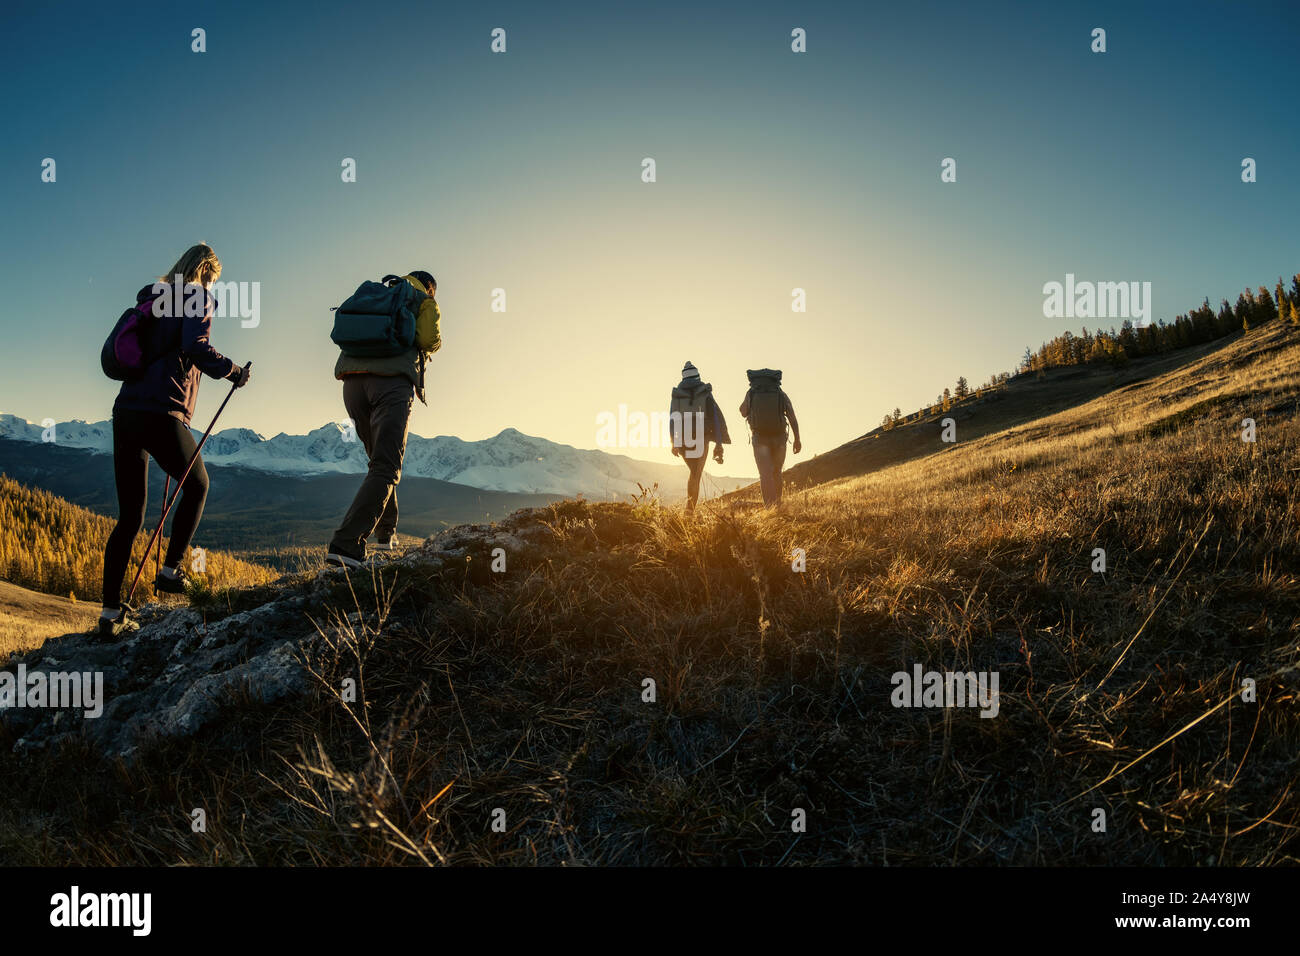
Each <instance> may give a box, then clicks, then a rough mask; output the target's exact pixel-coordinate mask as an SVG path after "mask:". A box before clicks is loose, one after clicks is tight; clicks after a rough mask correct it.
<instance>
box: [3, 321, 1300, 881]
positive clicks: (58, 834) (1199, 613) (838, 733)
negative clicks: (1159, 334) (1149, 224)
mask: <svg viewBox="0 0 1300 956" xmlns="http://www.w3.org/2000/svg"><path fill="white" fill-rule="evenodd" d="M1298 401H1300V340H1298V339H1297V336H1296V333H1294V332H1293V331H1291V330H1289V329H1287V328H1284V327H1281V326H1274V327H1271V328H1268V329H1266V330H1265V331H1262V332H1256V333H1251V334H1248V335H1246V336H1243V337H1241V338H1239V339H1237V340H1236V341H1234V342H1232V343H1231V344H1230V345H1228V346H1227V347H1225V348H1223V349H1220V350H1217V351H1214V352H1212V353H1210V354H1208V355H1205V356H1203V357H1202V358H1201V359H1200V360H1199V361H1198V362H1196V363H1194V364H1192V365H1189V366H1185V367H1182V368H1179V369H1175V370H1173V371H1170V372H1167V373H1165V374H1163V375H1153V376H1151V377H1148V378H1146V379H1145V380H1144V381H1136V382H1132V383H1130V384H1128V385H1125V386H1123V387H1122V388H1121V390H1119V391H1117V392H1114V393H1110V394H1105V395H1100V396H1097V397H1094V398H1093V399H1092V400H1091V401H1085V402H1083V403H1073V404H1072V406H1071V407H1068V408H1065V409H1064V410H1062V411H1059V412H1057V413H1055V414H1052V415H1049V416H1047V417H1045V418H1042V419H1039V420H1036V421H1034V422H1033V423H1031V424H1026V425H1022V426H1018V427H1016V428H1012V429H1010V430H1004V431H1001V432H998V433H995V434H988V435H985V436H984V437H981V438H978V439H974V440H962V441H960V442H959V443H958V444H957V445H956V446H945V448H944V450H943V451H940V452H936V453H935V454H932V455H930V456H928V457H925V458H921V459H918V460H915V461H912V462H909V463H904V464H901V465H896V466H893V467H889V468H884V469H882V470H879V471H876V472H873V473H871V474H869V475H865V476H859V477H853V478H844V479H839V480H835V481H832V482H829V483H827V484H823V485H820V486H818V487H814V488H811V489H809V490H807V491H803V492H800V493H798V494H796V495H794V496H792V497H791V499H790V500H789V501H788V502H787V504H786V506H785V507H784V508H782V509H781V510H778V511H774V512H768V511H763V510H761V509H759V508H756V507H754V506H753V505H752V504H751V503H749V502H747V501H744V500H736V499H733V500H730V501H724V502H718V503H712V504H710V505H709V506H707V507H705V508H703V509H701V511H700V512H699V514H698V516H697V519H696V520H694V521H687V520H685V519H684V517H683V515H682V513H681V512H680V511H679V510H665V509H660V508H658V507H657V506H655V505H654V504H653V503H650V502H645V503H638V504H633V505H591V504H587V503H583V502H563V503H560V504H557V505H554V506H552V507H550V508H548V509H542V510H541V511H539V512H537V513H535V514H533V515H531V516H520V517H518V518H516V519H514V522H513V523H512V525H511V527H512V528H513V529H514V531H515V532H516V533H518V534H520V535H521V536H522V535H523V532H524V531H526V530H527V529H528V528H533V529H534V530H535V531H536V532H537V533H538V534H539V535H541V537H542V540H541V542H540V543H538V544H533V545H528V546H525V547H520V548H516V549H513V550H512V551H511V553H510V565H509V570H508V572H507V573H505V574H493V573H492V572H491V571H490V570H488V568H487V567H486V564H487V561H486V560H485V559H486V558H487V555H486V554H481V555H480V554H478V553H477V552H475V553H471V554H469V555H468V560H466V559H460V560H459V562H457V561H452V560H442V562H441V563H436V562H435V563H431V564H430V565H429V566H428V567H427V568H425V569H422V570H421V569H415V570H403V569H396V568H389V569H386V570H384V571H382V572H380V575H381V585H382V586H381V587H379V588H376V587H375V586H374V585H373V584H372V583H370V582H368V581H367V579H365V578H364V577H360V578H357V579H354V586H355V594H354V592H353V590H352V589H351V588H348V587H345V586H342V585H340V584H338V583H334V584H328V583H326V581H325V579H318V580H317V582H316V583H315V584H313V585H312V587H314V588H315V589H316V590H315V591H313V592H312V593H313V594H315V595H317V598H316V599H317V601H318V602H319V603H318V606H317V608H318V613H314V614H313V618H314V619H315V620H317V621H318V622H320V624H321V630H322V633H323V634H324V635H325V637H326V640H325V642H324V644H323V648H322V649H321V650H320V651H319V652H317V653H315V654H314V655H313V656H312V667H313V669H314V670H315V672H316V675H317V685H316V690H315V692H313V693H312V694H310V695H309V696H308V697H307V698H306V699H305V700H299V701H294V702H291V703H285V704H281V705H274V706H269V707H254V706H251V705H247V706H242V709H241V711H240V716H239V717H238V718H237V719H235V720H233V721H227V722H226V723H224V724H222V725H221V726H219V727H215V728H210V729H209V730H207V731H205V732H204V733H202V734H201V735H200V736H199V737H197V738H194V739H192V740H184V741H171V742H168V743H165V744H161V745H159V746H158V747H157V748H156V749H154V750H152V751H150V752H148V753H146V754H143V755H142V756H141V759H140V760H139V761H138V762H137V763H135V764H133V765H131V766H130V767H123V766H119V765H113V764H110V763H108V762H105V761H102V760H100V759H99V758H97V757H95V756H94V755H92V754H89V753H86V752H78V751H75V750H68V751H64V752H62V753H60V754H57V755H51V756H47V757H31V758H21V759H20V758H18V757H15V756H9V755H6V756H4V757H3V758H0V787H3V788H4V790H5V792H6V794H7V799H6V801H5V804H4V806H3V807H2V808H0V858H3V859H4V860H6V861H7V862H47V863H48V862H78V863H134V862H151V863H156V862H167V863H176V862H182V861H183V862H187V863H218V862H220V863H261V864H270V863H299V864H306V863H331V864H344V863H409V862H415V863H420V862H429V863H439V862H447V863H453V864H457V863H458V864H484V863H515V864H528V863H544V864H558V863H594V864H637V863H661V864H692V863H731V864H745V865H754V864H785V865H797V864H826V863H839V864H843V863H871V864H881V863H888V864H890V865H899V864H930V865H946V864H1049V865H1055V864H1067V863H1078V864H1109V865H1115V864H1188V865H1201V864H1207V863H1211V864H1221V865H1264V864H1284V863H1290V864H1295V863H1300V836H1298V835H1300V794H1297V792H1296V788H1295V782H1296V780H1297V779H1300V708H1297V705H1296V702H1297V699H1298V695H1300V641H1298V640H1297V637H1298V635H1300V627H1298V621H1300V580H1298V579H1297V575H1296V569H1297V568H1300V495H1298V494H1297V491H1296V480H1295V479H1296V468H1297V464H1298V463H1300V456H1298V454H1297V453H1298V452H1300V418H1298V417H1297V402H1298ZM1244 417H1252V418H1254V419H1255V421H1256V423H1257V429H1258V431H1257V440H1256V441H1255V442H1253V443H1247V442H1243V441H1242V440H1241V437H1240V436H1241V421H1242V419H1243V418H1244ZM960 434H961V433H960V432H959V435H960ZM796 548H798V549H803V550H804V551H805V552H806V556H807V566H806V570H804V571H802V572H796V571H794V570H792V566H791V561H792V554H793V551H794V549H796ZM1097 548H1103V549H1105V552H1106V570H1105V571H1104V572H1099V571H1094V570H1093V566H1094V561H1095V560H1096V558H1095V556H1094V549H1097ZM432 560H433V556H432V555H431V561H432ZM916 664H920V665H922V666H923V667H924V668H926V669H935V670H949V669H952V670H962V671H966V670H972V671H986V672H997V673H998V674H999V676H1000V695H999V705H1000V706H999V710H998V713H997V716H996V717H993V718H991V719H985V718H982V717H980V716H979V713H978V712H977V711H975V710H972V709H964V708H948V709H944V708H930V709H927V708H897V707H895V706H893V704H892V703H891V695H892V692H893V685H892V683H891V675H892V674H893V673H894V672H895V671H909V670H910V669H911V668H912V666H913V665H916ZM344 677H354V678H359V680H358V687H360V688H361V698H360V700H359V701H358V702H356V703H348V702H346V701H344V700H342V699H341V698H340V696H339V694H338V688H339V687H340V686H341V684H342V680H343V678H344ZM647 678H650V679H653V680H654V681H655V686H656V688H657V698H656V700H655V701H654V702H653V703H650V702H646V701H645V699H644V698H643V693H644V687H645V684H644V681H645V680H646V679H647ZM1246 678H1249V679H1251V680H1252V681H1254V682H1255V695H1256V696H1255V699H1254V700H1253V701H1249V702H1248V701H1244V700H1243V699H1242V682H1243V680H1244V679H1246ZM177 766H185V767H186V772H185V774H184V775H183V777H182V778H178V777H177V775H176V774H175V772H174V771H175V767H177ZM192 806H204V807H206V808H207V811H208V819H209V828H208V832H206V833H204V834H193V833H191V831H190V829H189V826H188V817H187V816H186V813H188V808H190V807H192ZM497 809H501V810H503V811H504V812H505V817H504V819H505V831H504V832H494V831H493V830H492V829H491V825H490V824H491V820H492V818H493V813H494V811H496V810H497ZM797 810H803V811H805V812H806V815H807V830H806V832H802V833H796V832H792V829H791V820H792V814H793V813H794V812H795V811H797ZM1098 810H1101V811H1104V813H1105V822H1106V826H1105V831H1104V832H1097V831H1096V830H1095V829H1094V827H1095V823H1096V821H1097V819H1098V817H1097V815H1096V811H1098ZM56 811H57V812H56Z"/></svg>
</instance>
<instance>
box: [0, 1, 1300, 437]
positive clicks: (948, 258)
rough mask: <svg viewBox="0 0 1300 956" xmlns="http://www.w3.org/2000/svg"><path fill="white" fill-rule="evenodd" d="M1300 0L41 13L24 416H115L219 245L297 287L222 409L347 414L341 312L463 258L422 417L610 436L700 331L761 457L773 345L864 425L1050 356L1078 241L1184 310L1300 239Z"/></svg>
mask: <svg viewBox="0 0 1300 956" xmlns="http://www.w3.org/2000/svg"><path fill="white" fill-rule="evenodd" d="M1298 10H1300V7H1298V6H1297V5H1296V4H1294V3H1275V4H1249V3H1247V4H1230V3H1219V2H1215V3H1177V4H1175V3H1149V4H1143V3H1111V4H1096V3H1090V4H1070V3H1044V4H1032V5H1031V4H993V5H986V4H964V3H963V4H933V3H924V2H911V3H907V4H891V5H888V6H885V5H881V6H878V7H873V6H872V5H867V4H826V3H789V4H772V3H763V2H753V3H743V4H742V3H734V4H725V5H721V4H719V5H709V6H708V8H707V9H699V8H697V6H696V5H695V4H685V3H683V4H673V3H656V4H635V3H628V4H595V3H593V4H536V3H520V4H507V3H497V4H464V5H434V4H428V3H420V4H414V3H412V4H409V5H406V8H405V9H403V5H402V4H390V3H385V4H368V5H357V4H354V3H348V4H343V3H337V4H334V3H322V4H317V5H313V6H312V7H311V9H309V10H304V11H294V10H291V9H287V8H284V7H282V6H281V5H278V4H253V3H238V2H222V3H196V4H184V5H180V4H175V3H170V2H168V3H155V4H132V5H126V8H125V9H119V5H101V4H94V5H91V4H73V3H66V4H65V3H55V4H48V5H36V4H23V5H21V7H19V5H17V4H6V5H5V6H4V12H3V14H0V16H3V30H0V57H2V60H3V63H4V70H5V74H6V77H5V91H6V95H5V104H6V105H5V117H4V120H5V149H4V150H3V153H2V154H0V172H2V174H3V175H0V197H2V200H0V201H2V203H3V210H2V212H3V215H2V216H0V230H2V232H0V288H3V290H4V298H3V307H2V310H0V331H2V332H3V342H4V346H5V347H4V349H3V358H2V359H0V363H2V364H0V411H8V412H12V413H15V414H18V415H22V416H24V417H27V418H30V419H35V420H39V419H41V418H44V417H46V416H49V417H52V418H55V419H59V420H63V419H68V418H74V417H75V418H86V419H91V420H97V419H102V418H106V417H108V415H109V412H110V409H111V405H112V400H113V396H114V393H115V387H114V385H113V384H112V383H110V382H109V381H108V380H107V379H105V378H104V377H103V376H102V374H101V373H100V372H99V369H98V361H97V355H98V350H99V346H100V344H101V343H102V341H103V338H104V336H105V334H106V333H107V330H108V328H109V327H110V325H111V323H112V322H113V321H114V320H115V319H116V317H117V315H118V314H119V313H120V312H121V310H122V309H123V308H124V307H125V305H126V304H127V303H128V302H129V301H131V300H132V296H133V295H134V293H135V291H136V289H138V288H139V287H140V286H141V285H143V284H144V283H146V282H148V281H151V279H152V277H153V276H155V275H157V274H158V273H160V272H161V271H162V270H164V269H165V268H167V267H168V266H169V265H170V264H171V262H172V261H173V260H174V259H175V258H176V257H177V255H179V253H180V252H181V251H182V250H183V249H185V248H186V247H187V246H188V245H190V244H191V243H193V242H195V241H200V240H203V241H207V242H209V243H211V244H212V245H213V246H214V247H215V248H216V250H217V252H218V254H219V255H220V256H221V258H222V260H223V262H224V265H225V274H224V275H223V277H222V278H223V279H227V280H235V281H239V280H244V281H257V282H260V283H261V286H262V293H261V309H262V316H261V325H260V326H259V327H258V328H256V329H244V328H241V327H240V326H239V323H238V322H237V321H235V320H228V321H226V322H225V323H224V324H223V323H218V327H217V329H216V331H215V333H214V344H216V346H217V347H218V348H220V349H221V350H222V351H224V352H226V353H227V354H229V355H230V356H231V357H232V358H235V359H236V360H238V361H240V362H244V361H248V360H252V361H253V362H254V363H255V366H254V367H255V379H254V383H253V385H252V387H251V388H250V390H249V391H246V392H244V393H241V395H240V396H238V397H237V399H236V401H235V402H233V403H232V404H231V406H230V408H229V410H228V411H227V416H228V418H226V419H224V420H223V425H224V426H237V425H238V426H247V427H251V428H254V429H257V430H258V431H261V432H263V433H266V434H268V435H269V434H274V433H276V432H279V431H289V432H301V431H306V430H308V429H310V428H313V427H316V426H319V425H320V424H323V423H324V422H326V421H330V420H334V419H338V418H339V417H341V416H342V414H343V408H342V402H341V397H340V388H339V385H338V383H337V382H335V381H334V380H333V378H332V368H333V363H334V358H335V355H336V351H335V349H334V348H333V346H332V345H331V343H330V341H329V338H328V333H329V326H330V313H329V311H328V310H329V307H330V306H332V305H336V304H338V302H339V301H341V300H342V299H343V298H344V297H346V295H347V294H348V293H349V292H350V291H351V290H352V288H353V287H355V285H356V284H357V283H358V282H360V281H361V280H362V279H365V278H377V277H378V276H380V275H381V274H383V273H386V272H390V271H408V270H410V269H413V268H426V269H429V270H430V271H431V272H433V273H434V274H435V275H436V276H437V277H438V280H439V286H440V291H439V301H440V303H441V305H442V309H443V315H444V318H443V341H444V347H443V350H442V352H441V353H440V354H439V355H438V356H436V357H435V359H434V361H433V364H432V365H431V368H430V374H429V386H430V389H429V390H430V398H429V402H430V407H429V408H427V409H425V408H424V407H423V406H419V405H417V406H416V408H417V411H416V413H415V416H414V418H413V421H412V428H413V430H414V431H416V432H418V433H420V434H424V435H436V434H456V435H460V436H461V437H463V438H467V439H475V438H482V437H486V436H488V435H492V434H495V433H496V432H497V431H499V430H500V429H502V428H504V427H507V426H513V427H516V428H519V429H520V430H522V431H525V432H528V433H531V434H539V435H543V436H545V437H548V438H551V439H555V440H558V441H563V442H567V443H570V444H574V445H578V446H580V447H593V446H594V444H595V431H596V429H595V418H596V415H597V414H598V413H599V412H601V411H606V410H610V411H613V410H616V409H617V407H618V405H619V404H626V405H628V406H629V407H630V408H631V409H633V410H637V409H644V410H658V409H662V408H664V407H666V405H667V401H668V390H669V388H670V387H671V386H672V385H673V384H675V383H676V380H677V376H678V372H679V370H680V368H681V365H682V362H683V361H684V360H686V359H691V360H692V361H694V362H695V363H696V365H698V366H699V367H700V369H701V371H702V372H703V375H704V378H705V379H706V380H710V381H712V382H713V383H714V387H715V391H716V392H717V394H718V396H719V398H720V400H721V401H722V405H723V408H724V411H726V412H727V413H728V415H729V418H730V424H731V426H732V433H733V438H734V439H736V440H737V441H738V442H739V448H737V449H736V450H737V451H740V452H747V451H748V449H747V448H745V447H744V437H743V423H742V422H741V421H740V420H739V416H738V415H737V414H736V412H735V408H736V406H737V405H739V403H740V400H741V398H742V397H743V394H744V387H745V381H744V370H745V369H746V368H747V367H758V366H765V365H766V366H774V367H780V368H783V369H784V370H785V374H786V385H787V390H788V392H789V393H790V395H791V396H792V398H793V400H794V403H795V406H796V408H797V409H798V411H799V416H800V418H801V420H802V424H803V427H804V432H805V436H804V440H805V444H806V445H807V446H808V450H809V451H826V450H829V449H830V448H832V447H834V446H836V445H838V444H840V443H841V442H843V441H845V440H848V439H850V438H853V437H855V436H856V435H858V434H861V433H862V432H864V431H866V430H867V429H869V428H871V427H873V426H874V425H875V424H877V423H878V422H879V420H880V417H881V415H882V414H884V413H885V412H886V411H888V410H889V409H890V408H892V407H893V406H895V405H899V406H901V407H902V408H903V409H904V410H911V409H913V408H915V407H916V406H918V405H919V404H921V403H922V402H925V401H928V400H930V399H932V398H933V397H934V395H935V394H936V393H937V392H939V391H940V390H941V389H942V388H943V387H944V386H945V385H951V384H952V383H953V382H954V381H955V379H956V378H957V376H958V375H965V376H966V377H967V378H969V379H970V380H971V381H972V383H975V382H978V381H982V380H983V379H984V378H985V377H986V376H987V375H988V374H989V373H990V372H994V371H998V370H1003V369H1010V368H1012V366H1013V365H1014V363H1015V361H1016V360H1017V358H1018V357H1019V355H1020V354H1021V353H1022V352H1023V350H1024V347H1025V346H1026V345H1034V346H1037V345H1038V344H1039V343H1040V342H1041V341H1043V340H1044V339H1047V338H1050V337H1052V336H1053V335H1055V334H1057V333H1059V332H1060V331H1061V329H1062V326H1061V325H1060V323H1059V322H1058V321H1056V320H1049V319H1045V318H1044V317H1043V314H1042V302H1043V295H1042V286H1043V284H1044V283H1045V282H1048V281H1052V280H1058V281H1059V280H1062V279H1063V278H1064V276H1065V274H1066V273H1067V272H1072V273H1074V274H1075V275H1076V276H1078V277H1080V278H1082V279H1094V280H1109V281H1119V280H1140V281H1150V282H1151V283H1152V286H1153V297H1154V301H1155V317H1157V318H1171V317H1172V316H1173V315H1174V314H1175V313H1177V312H1181V311H1184V310H1186V309H1187V308H1189V307H1192V306H1194V305H1196V304H1198V303H1199V302H1200V300H1201V298H1202V297H1203V296H1207V295H1208V296H1209V297H1210V298H1211V301H1212V302H1214V303H1215V304H1216V305H1217V303H1218V300H1219V298H1221V297H1228V298H1230V299H1233V300H1234V301H1235V298H1236V295H1237V293H1238V292H1239V291H1240V290H1241V289H1242V288H1243V287H1244V286H1245V285H1247V284H1250V285H1251V286H1252V287H1253V286H1255V285H1258V284H1260V283H1267V284H1268V285H1269V287H1270V288H1271V287H1272V284H1273V282H1274V281H1275V280H1276V278H1277V277H1278V275H1291V274H1293V273H1294V272H1296V271H1297V270H1300V229H1297V226H1296V211H1297V209H1300V131H1298V130H1300V127H1298V125H1297V122H1296V90H1297V88H1298V84H1297V79H1296V76H1297V74H1296V52H1297V46H1296V38H1297V36H1298V35H1300V13H1298V12H1297V11H1298ZM1098 26H1100V27H1103V28H1105V29H1106V31H1107V45H1108V52H1106V53H1105V54H1093V53H1092V52H1090V49H1089V43H1090V31H1091V30H1092V28H1093V27H1098ZM194 27H202V28H204V29H205V30H206V31H207V52H206V53H203V54H196V53H192V52H191V50H190V44H191V40H190V31H191V29H192V28H194ZM494 27H503V28H505V29H506V31H507V43H508V52H507V53H506V54H504V55H493V54H492V53H491V52H490V51H489V42H490V31H491V30H492V28H494ZM794 27H803V28H805V29H806V30H807V35H808V52H807V53H806V54H800V55H796V54H793V53H791V51H790V31H791V29H792V28H794ZM647 156H649V157H653V158H654V159H655V160H656V163H657V172H658V182H656V183H654V184H646V183H643V182H641V176H640V174H641V160H642V158H643V157H647ZM1246 156H1250V157H1253V158H1254V159H1256V160H1257V162H1258V178H1259V181H1258V182H1256V183H1254V184H1250V185H1247V184H1243V183H1242V182H1241V180H1240V163H1241V160H1242V158H1243V157H1246ZM45 157H52V158H54V159H55V160H56V161H57V164H58V165H57V174H58V180H57V182H56V183H53V184H48V183H42V182H41V180H40V173H41V161H42V159H43V158H45ZM344 157H353V158H355V159H356V160H357V163H358V182H356V183H353V184H345V183H343V182H341V180H340V162H341V160H342V159H343V158H344ZM944 157H954V158H955V159H956V160H957V163H958V180H957V182H956V183H955V184H943V183H941V182H940V181H939V164H940V161H941V160H942V159H943V158H944ZM498 287H500V288H504V289H505V290H506V293H507V306H508V311H507V312H506V313H504V314H502V313H493V312H492V311H490V304H491V298H490V297H491V293H492V290H493V289H494V288H498ZM794 287H801V288H804V289H805V290H807V296H808V311H807V313H805V314H796V313H792V312H791V311H790V290H791V289H792V288H794ZM1068 324H1070V325H1073V326H1075V327H1076V328H1077V326H1078V325H1080V324H1091V325H1094V326H1095V325H1096V324H1097V323H1095V322H1094V323H1087V322H1086V321H1075V322H1071V323H1068ZM1104 324H1106V325H1109V324H1118V323H1109V322H1107V323H1104ZM224 391H225V389H224V387H223V386H221V385H219V384H217V383H211V382H209V383H207V384H206V385H205V388H204V391H203V397H202V399H201V402H200V408H199V414H198V417H197V420H196V424H198V425H200V427H201V426H202V425H203V424H205V423H206V419H207V417H208V416H210V414H211V413H212V411H213V410H214V409H215V407H216V405H217V403H218V402H219V401H220V399H221V397H222V394H223V393H224ZM631 453H632V454H634V455H636V456H637V457H645V458H652V459H659V460H670V459H668V457H667V455H666V453H662V452H655V451H653V450H633V451H632V452H631Z"/></svg>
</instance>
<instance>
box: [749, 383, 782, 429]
mask: <svg viewBox="0 0 1300 956" xmlns="http://www.w3.org/2000/svg"><path fill="white" fill-rule="evenodd" d="M746 374H747V375H748V376H749V430H750V431H751V432H753V433H754V434H755V435H757V436H759V437H760V438H777V437H784V436H785V433H786V432H785V402H784V393H783V392H782V391H781V370H780V369H770V368H760V369H750V370H749V371H748V372H746Z"/></svg>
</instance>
